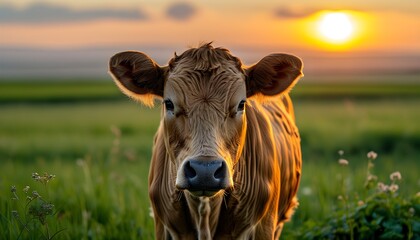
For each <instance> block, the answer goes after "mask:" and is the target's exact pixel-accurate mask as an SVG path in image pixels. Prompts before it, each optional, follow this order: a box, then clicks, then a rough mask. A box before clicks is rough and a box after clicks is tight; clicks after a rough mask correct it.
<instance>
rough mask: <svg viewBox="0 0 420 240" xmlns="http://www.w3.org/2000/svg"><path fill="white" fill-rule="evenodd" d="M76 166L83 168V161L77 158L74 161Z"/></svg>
mask: <svg viewBox="0 0 420 240" xmlns="http://www.w3.org/2000/svg"><path fill="white" fill-rule="evenodd" d="M76 165H77V166H79V167H83V166H84V165H85V160H83V159H81V158H79V159H77V160H76Z"/></svg>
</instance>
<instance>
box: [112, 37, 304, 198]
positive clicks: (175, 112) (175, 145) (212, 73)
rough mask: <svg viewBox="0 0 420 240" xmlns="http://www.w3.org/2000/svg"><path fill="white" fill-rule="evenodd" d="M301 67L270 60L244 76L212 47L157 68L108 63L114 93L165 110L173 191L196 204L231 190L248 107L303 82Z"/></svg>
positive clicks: (281, 57) (139, 62)
mask: <svg viewBox="0 0 420 240" xmlns="http://www.w3.org/2000/svg"><path fill="white" fill-rule="evenodd" d="M301 67H302V63H301V61H300V60H299V59H298V58H296V57H294V56H290V55H285V54H277V55H270V56H267V57H265V58H264V59H262V60H261V61H260V62H259V63H258V64H256V65H254V66H253V67H250V68H248V69H243V68H242V64H241V62H240V61H239V59H237V58H235V57H233V56H232V55H230V53H229V52H228V51H227V50H224V49H218V48H217V49H214V48H213V47H211V46H210V45H205V46H203V47H200V48H196V49H190V50H188V51H186V52H184V53H183V54H182V55H180V56H175V57H174V58H173V59H172V60H171V61H170V63H169V66H166V67H159V66H158V65H157V64H156V63H155V62H153V61H152V60H151V59H150V58H149V57H147V56H146V55H144V54H142V53H138V52H123V53H119V54H117V55H115V56H114V57H113V58H112V59H111V61H110V71H111V74H112V75H113V76H114V78H115V80H116V83H117V85H118V86H119V87H120V88H121V89H122V91H123V92H125V93H126V94H127V95H129V96H132V97H134V98H136V99H139V100H141V101H142V102H143V103H145V104H149V105H150V104H152V103H153V102H152V100H153V98H154V97H158V98H160V99H161V101H162V103H163V114H162V125H161V130H162V131H163V133H162V134H163V135H164V137H163V138H164V140H165V146H166V151H167V154H168V156H169V158H170V160H171V162H172V163H170V162H168V163H167V164H174V166H175V169H176V171H177V174H176V179H175V185H176V187H177V188H178V189H180V190H184V189H185V190H188V192H190V193H191V194H193V195H195V196H214V195H216V194H217V193H221V192H222V191H221V190H226V189H231V188H233V175H234V173H233V171H234V167H235V164H236V163H237V162H238V161H239V159H240V156H241V154H242V148H243V146H244V142H245V137H246V133H245V131H246V120H245V111H246V100H247V97H248V98H249V97H252V96H254V95H260V96H264V95H277V94H280V93H282V92H284V91H286V90H287V89H288V88H290V87H291V86H292V85H293V82H294V80H295V79H296V78H297V77H298V76H300V75H301Z"/></svg>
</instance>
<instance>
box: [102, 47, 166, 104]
mask: <svg viewBox="0 0 420 240" xmlns="http://www.w3.org/2000/svg"><path fill="white" fill-rule="evenodd" d="M109 72H110V73H111V75H112V76H113V78H114V80H115V83H116V84H117V86H118V87H119V88H120V90H121V91H122V92H123V93H125V94H126V95H127V96H129V97H132V98H134V99H136V100H139V101H141V102H142V103H143V104H145V105H147V106H153V102H154V99H155V98H156V97H157V98H161V97H163V87H164V84H165V76H166V72H167V67H160V66H159V65H158V64H157V63H156V62H155V61H153V60H152V59H151V58H150V57H149V56H147V55H146V54H144V53H141V52H135V51H127V52H120V53H117V54H115V55H114V56H113V57H111V59H110V60H109Z"/></svg>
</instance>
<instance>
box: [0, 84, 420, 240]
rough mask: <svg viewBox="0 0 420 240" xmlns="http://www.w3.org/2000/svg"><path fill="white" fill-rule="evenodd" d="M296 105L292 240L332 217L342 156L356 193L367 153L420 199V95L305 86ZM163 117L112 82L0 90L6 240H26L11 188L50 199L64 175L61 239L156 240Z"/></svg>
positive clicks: (58, 198)
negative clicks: (153, 201) (157, 140)
mask: <svg viewBox="0 0 420 240" xmlns="http://www.w3.org/2000/svg"><path fill="white" fill-rule="evenodd" d="M292 95H293V98H294V99H295V101H294V103H295V110H296V117H297V122H298V126H299V128H300V133H301V137H302V150H303V157H304V166H303V174H302V184H301V189H300V192H299V198H300V202H301V205H300V207H299V209H298V211H297V212H296V215H295V217H294V219H293V221H292V222H291V223H288V224H287V225H286V227H285V230H284V231H285V232H284V234H285V236H284V237H285V238H286V239H290V238H291V237H290V236H291V234H292V232H293V231H294V229H296V228H297V227H298V226H299V225H301V224H302V223H303V222H305V221H306V220H308V219H322V218H323V217H325V216H326V215H328V214H329V213H331V211H333V207H334V205H333V202H334V201H335V199H336V198H337V196H338V194H339V193H340V186H339V183H338V181H337V178H338V177H339V174H340V172H341V170H340V166H338V164H337V159H338V158H339V156H338V154H337V151H338V150H344V152H345V155H344V157H345V158H346V159H348V160H349V161H350V165H349V168H350V169H349V171H350V172H349V174H350V175H351V176H352V177H353V178H354V179H355V182H356V183H361V184H359V185H357V186H356V185H354V186H353V185H352V186H350V187H351V188H352V190H354V191H356V192H361V191H363V190H362V189H360V187H358V186H360V185H363V184H362V183H363V180H364V175H365V170H366V153H367V152H368V151H370V150H375V151H376V152H378V154H379V157H378V159H377V160H376V162H375V164H376V168H375V171H376V174H377V175H378V176H379V177H380V178H381V179H384V181H385V180H386V179H388V178H389V174H390V173H391V172H393V171H396V170H398V171H400V172H401V174H402V176H403V183H402V184H401V186H400V193H401V194H403V195H409V194H413V193H416V192H418V191H419V189H420V177H419V174H418V172H419V169H418V162H419V160H420V159H419V158H420V157H419V156H420V124H418V121H419V120H418V119H420V111H419V110H418V109H419V106H420V86H419V85H416V84H412V85H398V84H387V85H373V84H371V85H362V84H339V85H327V84H324V85H314V84H302V85H298V86H297V87H296V88H295V89H294V90H293V94H292ZM159 115H160V110H159V107H156V108H154V109H149V108H145V107H142V106H140V105H139V104H137V103H135V102H134V101H130V100H128V99H127V98H126V97H124V96H123V95H122V94H121V93H120V92H119V90H118V89H117V88H116V87H115V86H114V85H113V84H112V83H109V82H107V83H102V82H65V83H60V84H58V83H42V84H39V85H38V84H34V83H32V84H30V83H27V82H19V83H0V162H1V169H0V239H16V238H17V235H18V233H19V231H18V230H17V225H18V224H16V222H14V221H12V220H10V219H12V217H11V210H12V208H13V204H11V195H10V186H11V185H16V186H17V188H18V191H20V192H21V190H20V189H22V188H23V187H24V186H26V185H29V186H31V188H39V189H40V190H43V188H42V185H38V184H37V183H34V182H33V181H32V179H31V173H32V172H40V173H42V172H44V171H48V172H50V173H53V174H56V179H55V180H54V181H52V182H51V185H50V190H49V193H48V195H49V196H50V199H51V201H52V202H53V203H54V204H55V206H56V209H57V210H58V213H57V216H58V215H59V218H58V219H57V220H56V221H54V223H53V224H52V226H51V228H52V229H61V228H65V230H64V231H63V232H62V233H61V234H60V235H58V236H60V237H58V239H103V238H109V239H111V238H120V239H135V238H140V239H150V238H151V237H152V236H153V222H152V219H151V218H150V217H149V204H148V199H147V171H148V165H149V159H150V155H151V146H152V140H153V135H154V132H155V130H156V128H157V126H158V123H159ZM116 129H119V131H120V132H121V135H119V134H118V132H119V131H118V130H116ZM25 234H26V235H24V236H26V238H30V237H31V238H34V239H36V238H38V237H39V236H40V233H39V232H37V233H36V232H31V233H30V234H27V233H25ZM287 236H289V237H287ZM26 238H25V239H26Z"/></svg>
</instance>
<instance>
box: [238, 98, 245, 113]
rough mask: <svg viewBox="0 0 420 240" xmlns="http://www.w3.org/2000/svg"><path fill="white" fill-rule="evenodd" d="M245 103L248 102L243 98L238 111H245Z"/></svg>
mask: <svg viewBox="0 0 420 240" xmlns="http://www.w3.org/2000/svg"><path fill="white" fill-rule="evenodd" d="M245 103H246V101H245V100H242V101H240V102H239V105H238V112H241V111H243V110H244V109H245Z"/></svg>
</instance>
